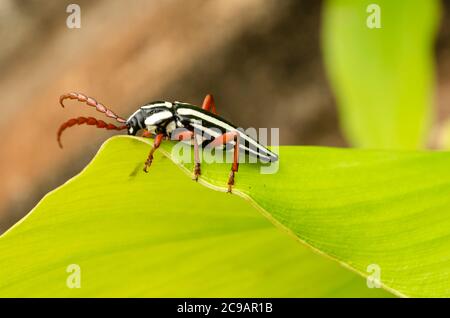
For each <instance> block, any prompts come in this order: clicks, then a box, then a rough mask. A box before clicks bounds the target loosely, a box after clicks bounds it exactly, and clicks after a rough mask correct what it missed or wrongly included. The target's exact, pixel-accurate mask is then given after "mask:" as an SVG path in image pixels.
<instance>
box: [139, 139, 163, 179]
mask: <svg viewBox="0 0 450 318" xmlns="http://www.w3.org/2000/svg"><path fill="white" fill-rule="evenodd" d="M163 138H164V134H157V135H156V136H155V141H154V142H153V147H152V149H151V150H150V153H149V154H148V157H147V160H146V161H145V164H144V171H145V172H148V167H150V166H151V164H152V162H153V153H154V152H155V151H156V149H158V147H159V145H161V142H162V140H163Z"/></svg>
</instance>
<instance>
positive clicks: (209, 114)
mask: <svg viewBox="0 0 450 318" xmlns="http://www.w3.org/2000/svg"><path fill="white" fill-rule="evenodd" d="M66 99H73V100H77V101H79V102H84V103H85V104H86V105H88V106H91V107H95V108H96V110H97V111H99V112H101V113H104V114H105V115H106V116H107V117H110V118H113V119H115V120H116V121H117V122H119V123H121V124H122V125H120V126H116V125H114V124H110V123H105V122H104V121H103V120H99V119H96V118H94V117H78V118H72V119H69V120H68V121H66V122H64V123H63V124H62V125H61V126H60V127H59V130H58V132H57V141H58V143H59V146H60V147H61V148H62V143H61V135H62V133H63V131H64V130H65V129H67V128H69V127H72V126H74V125H82V124H87V125H93V126H96V127H97V128H103V129H107V130H127V132H128V135H133V136H134V135H136V134H137V133H138V132H139V131H143V134H142V136H143V137H154V143H153V146H152V148H151V150H150V153H149V154H148V156H147V160H146V161H145V163H144V169H143V170H144V171H145V172H147V171H148V167H150V165H151V164H152V161H153V154H154V152H155V150H156V149H158V147H159V146H160V144H161V142H162V140H163V139H164V138H167V139H172V140H191V143H192V144H193V146H194V161H195V164H194V171H193V174H194V180H198V177H199V175H200V174H201V171H200V159H199V158H200V156H199V148H200V146H199V144H200V142H201V145H202V147H214V148H216V147H220V146H222V147H223V146H226V145H232V147H233V163H232V165H231V171H230V175H229V177H228V182H227V185H228V192H231V189H232V186H233V185H234V184H235V173H236V172H237V171H238V169H239V160H238V159H239V151H243V152H244V153H246V154H248V155H251V156H256V157H257V158H259V159H260V160H261V161H262V162H274V161H277V160H278V155H277V154H275V153H274V152H272V151H270V150H269V149H267V148H266V147H265V146H263V145H261V144H260V143H258V142H257V141H256V140H254V139H253V138H251V137H250V136H248V135H247V134H245V133H244V132H242V131H241V130H238V129H237V127H236V126H235V125H233V124H231V123H230V122H229V121H227V120H226V119H224V118H222V117H220V116H219V115H217V111H216V105H215V102H214V98H213V96H212V95H211V94H208V95H206V97H205V98H204V100H203V104H202V107H197V106H194V105H191V104H188V103H183V102H177V101H175V102H167V101H154V102H151V103H148V104H145V105H143V106H141V107H139V108H138V110H136V111H135V112H134V113H133V114H132V115H131V116H130V117H129V118H128V119H124V118H122V117H120V116H118V115H117V114H116V113H114V112H113V111H112V110H110V109H108V108H107V107H105V106H104V105H103V104H101V103H99V102H97V101H96V100H95V99H94V98H92V97H88V96H86V95H84V94H81V93H76V92H71V93H67V94H63V95H61V97H60V99H59V102H60V104H61V106H62V107H64V100H66ZM180 130H182V131H180ZM199 136H200V138H201V140H200V142H199V140H198V139H199V138H198V137H199Z"/></svg>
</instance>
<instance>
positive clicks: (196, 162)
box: [191, 133, 201, 181]
mask: <svg viewBox="0 0 450 318" xmlns="http://www.w3.org/2000/svg"><path fill="white" fill-rule="evenodd" d="M191 138H192V142H193V143H194V180H195V181H198V176H199V175H200V173H201V171H200V154H199V147H198V142H197V135H196V134H194V133H192V137H191Z"/></svg>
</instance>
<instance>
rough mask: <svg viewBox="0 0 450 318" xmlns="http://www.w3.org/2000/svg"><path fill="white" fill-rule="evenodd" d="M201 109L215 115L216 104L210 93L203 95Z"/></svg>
mask: <svg viewBox="0 0 450 318" xmlns="http://www.w3.org/2000/svg"><path fill="white" fill-rule="evenodd" d="M202 109H204V110H207V111H209V112H211V113H213V114H216V115H217V110H216V104H215V103H214V97H213V96H212V95H211V94H208V95H206V96H205V99H204V100H203V105H202Z"/></svg>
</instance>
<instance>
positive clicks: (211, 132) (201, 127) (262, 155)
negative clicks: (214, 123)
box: [192, 123, 271, 160]
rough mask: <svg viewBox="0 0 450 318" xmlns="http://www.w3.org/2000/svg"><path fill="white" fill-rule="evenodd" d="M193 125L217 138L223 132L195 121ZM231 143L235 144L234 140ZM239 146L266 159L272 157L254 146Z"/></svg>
mask: <svg viewBox="0 0 450 318" xmlns="http://www.w3.org/2000/svg"><path fill="white" fill-rule="evenodd" d="M192 126H194V128H197V129H199V130H201V131H204V132H206V133H207V134H208V135H210V136H212V137H214V138H216V137H218V136H220V135H221V133H219V132H218V131H215V130H213V129H209V128H207V127H205V126H202V125H200V124H195V123H193V124H192ZM235 131H237V130H236V129H235ZM230 144H232V145H234V141H232V142H230ZM239 148H241V149H243V150H244V151H248V152H251V153H253V154H254V155H255V156H260V157H263V158H265V159H267V160H270V159H271V158H270V157H269V156H266V155H265V154H262V153H260V152H257V151H255V150H254V149H252V148H249V147H246V146H245V145H242V144H239ZM264 152H267V150H265V149H264Z"/></svg>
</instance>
